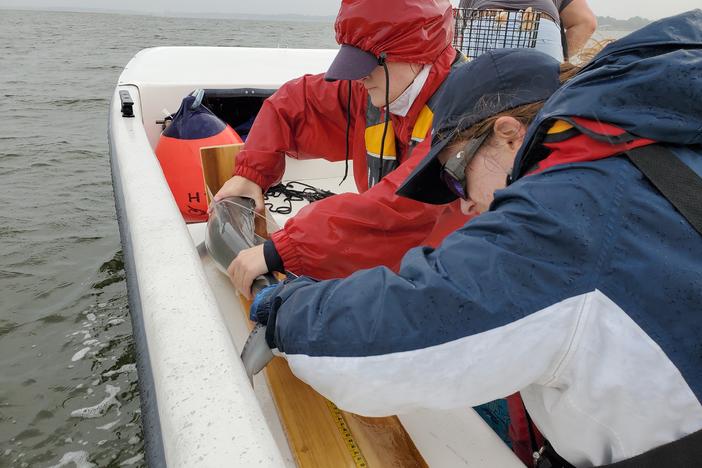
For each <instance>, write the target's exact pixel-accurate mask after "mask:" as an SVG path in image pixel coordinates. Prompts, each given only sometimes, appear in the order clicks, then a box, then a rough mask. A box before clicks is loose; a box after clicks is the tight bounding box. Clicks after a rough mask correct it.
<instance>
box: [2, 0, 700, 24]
mask: <svg viewBox="0 0 702 468" xmlns="http://www.w3.org/2000/svg"><path fill="white" fill-rule="evenodd" d="M451 1H452V3H454V5H455V4H457V3H458V1H459V0H451ZM589 3H590V6H591V7H592V9H593V10H594V11H595V13H596V14H597V15H599V16H614V17H615V18H620V19H626V18H630V17H632V16H643V17H645V18H650V19H658V18H661V17H663V16H669V15H672V14H675V13H680V12H682V11H686V10H690V9H692V8H695V7H697V8H699V7H700V6H702V1H700V0H665V1H660V0H589ZM339 4H340V0H258V1H251V0H197V1H193V0H121V1H120V2H115V1H114V0H0V7H3V6H5V7H16V8H22V7H26V8H36V7H39V8H46V7H48V8H105V9H110V10H116V9H124V10H131V11H139V12H144V13H150V14H163V13H166V12H168V13H171V14H174V13H188V14H193V13H194V14H197V13H242V14H262V15H269V14H275V15H280V14H289V13H294V14H299V15H322V16H327V15H329V16H333V15H336V12H337V11H338V9H339Z"/></svg>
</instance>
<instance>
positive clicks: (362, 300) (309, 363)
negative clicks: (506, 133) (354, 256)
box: [269, 176, 617, 416]
mask: <svg viewBox="0 0 702 468" xmlns="http://www.w3.org/2000/svg"><path fill="white" fill-rule="evenodd" d="M534 177H536V176H534ZM521 185H522V187H521V190H513V189H512V187H510V188H509V189H507V190H504V191H502V192H501V193H500V195H499V196H498V198H496V204H495V205H493V206H495V207H496V211H492V212H489V213H486V214H483V215H481V216H479V217H477V218H475V219H473V220H472V221H471V222H469V223H468V224H467V225H466V226H465V227H463V228H461V229H459V230H458V231H456V232H455V233H453V234H451V235H450V236H448V237H447V238H446V239H445V241H444V242H443V244H442V245H441V246H440V247H439V248H438V249H436V250H433V249H430V248H427V247H419V248H415V249H412V250H411V251H410V252H409V253H408V254H407V255H406V256H405V258H404V259H403V262H402V267H401V269H400V272H399V274H394V273H393V272H391V271H390V270H388V269H387V268H383V267H378V268H374V269H371V270H366V271H360V272H357V273H355V274H353V275H351V276H350V277H349V278H346V279H343V280H332V281H323V282H315V281H313V280H311V279H308V278H300V279H298V280H295V281H292V282H290V283H288V284H286V285H285V286H284V287H281V288H280V289H279V290H278V291H276V294H274V297H272V298H271V300H272V304H273V308H272V312H271V315H270V319H269V331H270V330H271V327H272V329H273V330H274V332H271V340H269V342H272V344H273V345H274V346H275V347H277V349H278V351H279V352H280V353H282V354H283V355H284V356H285V357H286V358H287V359H288V362H289V364H290V367H291V369H292V370H293V372H294V373H295V374H296V375H297V376H298V377H300V378H301V379H302V380H304V381H306V382H307V383H309V384H310V385H312V386H313V387H314V388H315V389H316V390H317V391H319V392H320V393H321V394H323V395H324V396H326V397H327V398H329V399H331V400H332V401H334V402H335V403H337V404H338V405H339V407H341V408H344V409H346V410H349V411H352V412H355V413H359V414H363V415H371V416H382V415H388V414H398V413H402V412H406V411H411V410H414V409H417V408H420V407H424V408H452V407H459V406H467V405H471V406H473V405H477V404H481V403H484V402H487V401H491V400H493V399H495V398H500V397H504V396H506V395H509V394H512V393H514V392H515V391H518V390H520V389H522V388H525V387H526V386H528V385H530V384H532V383H537V382H538V383H546V382H548V381H549V379H550V378H551V377H552V376H553V375H555V373H556V372H557V371H558V366H559V363H560V362H562V360H563V359H565V357H566V354H565V353H566V352H567V349H568V346H569V343H570V342H571V340H572V339H573V337H574V335H575V332H576V328H577V324H578V319H579V314H580V313H581V311H582V310H583V308H584V306H583V304H582V301H584V300H587V299H583V298H587V297H588V295H587V294H584V293H585V292H586V291H590V290H591V288H592V285H593V284H594V283H593V281H594V278H595V277H596V276H597V274H596V268H595V265H594V263H595V262H596V261H597V258H598V255H597V254H596V252H601V251H602V249H603V246H602V242H604V241H603V240H602V239H599V238H597V237H594V236H593V235H592V234H591V233H592V231H593V225H594V224H597V223H607V222H608V220H609V218H610V213H611V212H614V210H616V209H617V208H616V206H615V205H616V204H614V203H612V204H603V205H598V204H597V203H592V204H591V206H590V205H588V206H582V207H581V209H579V210H573V209H572V206H571V205H569V204H568V203H569V202H564V201H562V197H553V195H552V194H553V193H567V192H568V190H571V191H572V177H571V178H570V179H563V182H562V183H561V184H556V183H551V184H531V183H524V184H521ZM592 185H594V186H592V187H589V189H591V190H593V192H596V191H598V190H600V191H602V192H607V187H603V186H596V185H595V184H592ZM543 186H547V190H546V191H544V189H543ZM581 187H586V188H587V187H588V185H587V183H583V184H582V185H581ZM610 189H611V187H610ZM583 190H585V188H583ZM615 190H616V189H615ZM589 195H590V194H588V193H584V194H583V196H584V197H585V198H587V197H588V196H589ZM608 203H609V200H608ZM566 205H567V206H569V207H570V208H569V210H568V211H565V210H564V208H565V207H566ZM564 213H570V214H571V215H572V216H571V217H570V218H569V219H568V220H564V219H563V218H564ZM595 231H596V232H598V231H597V230H596V229H595ZM593 272H594V273H593Z"/></svg>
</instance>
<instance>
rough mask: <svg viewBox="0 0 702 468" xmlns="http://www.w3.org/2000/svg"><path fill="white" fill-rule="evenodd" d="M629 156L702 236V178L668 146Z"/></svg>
mask: <svg viewBox="0 0 702 468" xmlns="http://www.w3.org/2000/svg"><path fill="white" fill-rule="evenodd" d="M626 155H627V157H628V158H629V159H630V160H631V162H632V163H634V165H635V166H636V167H638V168H639V170H640V171H641V172H642V173H643V174H644V175H645V176H646V177H647V178H648V180H649V181H651V183H652V184H653V185H654V186H655V187H656V188H657V189H658V190H659V191H660V192H661V193H662V194H663V196H664V197H665V198H666V199H668V201H669V202H670V203H672V205H673V206H674V207H675V208H677V209H678V211H679V212H680V213H681V214H682V215H683V216H684V217H685V219H687V221H688V222H689V223H690V224H691V225H692V227H693V228H695V230H696V231H697V232H699V233H700V234H701V235H702V178H700V176H698V175H697V174H696V173H695V171H693V170H692V169H690V168H689V167H688V166H687V164H685V163H683V162H682V161H681V160H680V159H679V158H678V157H677V156H676V155H675V154H674V153H673V152H672V151H671V150H670V149H669V148H666V147H664V146H660V145H648V146H642V147H640V148H636V149H633V150H630V151H627V152H626Z"/></svg>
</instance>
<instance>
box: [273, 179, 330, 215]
mask: <svg viewBox="0 0 702 468" xmlns="http://www.w3.org/2000/svg"><path fill="white" fill-rule="evenodd" d="M332 195H335V193H334V192H331V191H329V190H324V189H320V188H317V187H314V186H313V185H309V184H305V183H304V182H297V181H290V182H287V183H285V184H278V185H274V186H273V187H271V188H269V189H268V191H267V192H266V194H265V195H264V198H265V200H266V203H265V205H266V207H267V208H268V210H269V211H270V212H271V213H279V214H290V213H292V202H298V201H307V202H308V203H312V202H315V201H318V200H322V199H324V198H327V197H330V196H332ZM273 200H275V201H277V202H283V203H285V205H283V206H278V207H275V206H274V205H273Z"/></svg>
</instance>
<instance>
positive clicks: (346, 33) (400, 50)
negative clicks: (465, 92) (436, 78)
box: [334, 0, 453, 63]
mask: <svg viewBox="0 0 702 468" xmlns="http://www.w3.org/2000/svg"><path fill="white" fill-rule="evenodd" d="M334 29H335V30H336V42H338V43H339V44H348V45H351V46H354V47H358V48H359V49H362V50H365V51H367V52H370V53H371V54H373V55H375V56H378V55H380V53H381V52H385V53H386V55H387V60H388V61H393V62H410V63H433V62H434V60H436V58H437V57H438V56H439V54H441V52H442V51H443V50H444V49H445V48H446V47H447V46H449V45H450V44H451V40H452V38H453V10H452V7H451V3H450V2H449V1H448V0H342V2H341V8H340V9H339V14H338V15H337V17H336V22H335V23H334Z"/></svg>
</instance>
